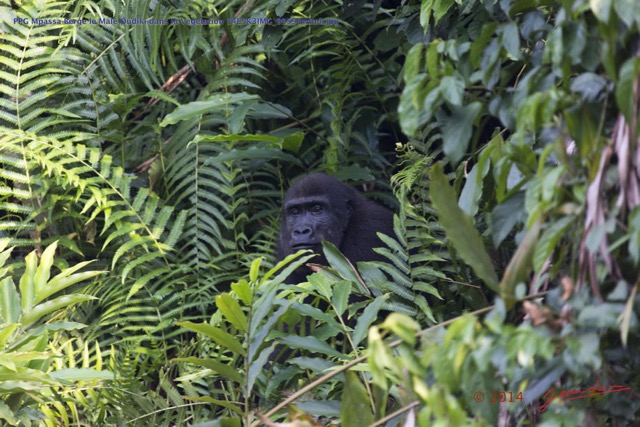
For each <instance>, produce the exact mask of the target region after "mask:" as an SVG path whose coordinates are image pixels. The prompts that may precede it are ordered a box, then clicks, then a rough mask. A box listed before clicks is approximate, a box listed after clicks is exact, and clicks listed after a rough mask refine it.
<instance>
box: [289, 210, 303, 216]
mask: <svg viewBox="0 0 640 427" xmlns="http://www.w3.org/2000/svg"><path fill="white" fill-rule="evenodd" d="M301 213H302V211H301V210H300V208H291V209H289V215H292V216H297V215H300V214H301Z"/></svg>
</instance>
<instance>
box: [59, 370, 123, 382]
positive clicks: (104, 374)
mask: <svg viewBox="0 0 640 427" xmlns="http://www.w3.org/2000/svg"><path fill="white" fill-rule="evenodd" d="M49 375H51V376H52V377H53V378H57V379H59V380H63V381H96V380H107V381H108V380H114V379H115V376H114V374H113V372H110V371H97V370H95V369H90V368H68V369H58V370H57V371H53V372H51V373H50V374H49Z"/></svg>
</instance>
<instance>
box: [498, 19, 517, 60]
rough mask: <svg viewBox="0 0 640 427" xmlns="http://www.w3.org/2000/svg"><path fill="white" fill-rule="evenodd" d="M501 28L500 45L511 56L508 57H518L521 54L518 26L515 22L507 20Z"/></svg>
mask: <svg viewBox="0 0 640 427" xmlns="http://www.w3.org/2000/svg"><path fill="white" fill-rule="evenodd" d="M501 29H502V34H501V37H500V40H501V41H502V46H503V47H504V49H505V50H506V51H507V53H508V54H509V56H510V57H511V58H510V59H512V60H518V59H520V58H521V57H522V54H521V53H520V33H519V31H518V26H517V25H516V23H515V22H507V23H506V24H504V25H503V26H502V27H501Z"/></svg>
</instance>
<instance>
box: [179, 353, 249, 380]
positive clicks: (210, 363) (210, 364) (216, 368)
mask: <svg viewBox="0 0 640 427" xmlns="http://www.w3.org/2000/svg"><path fill="white" fill-rule="evenodd" d="M173 360H174V361H175V362H187V363H193V364H194V365H198V366H202V367H203V368H207V369H211V370H212V371H213V372H216V373H218V374H220V375H222V376H223V377H225V378H227V379H229V380H231V381H235V382H237V383H239V384H243V383H244V378H243V377H242V375H241V374H240V372H239V371H238V370H237V369H236V368H235V367H234V366H229V365H225V364H224V363H221V362H218V361H217V360H213V359H201V358H199V357H178V358H175V359H173Z"/></svg>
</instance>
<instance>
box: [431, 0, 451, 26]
mask: <svg viewBox="0 0 640 427" xmlns="http://www.w3.org/2000/svg"><path fill="white" fill-rule="evenodd" d="M453 3H454V0H433V18H434V19H435V23H436V24H437V23H438V22H440V20H441V19H442V18H444V16H445V15H446V14H447V12H448V11H449V9H450V8H451V6H453Z"/></svg>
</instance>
